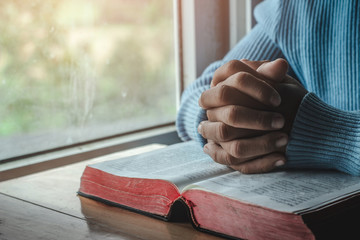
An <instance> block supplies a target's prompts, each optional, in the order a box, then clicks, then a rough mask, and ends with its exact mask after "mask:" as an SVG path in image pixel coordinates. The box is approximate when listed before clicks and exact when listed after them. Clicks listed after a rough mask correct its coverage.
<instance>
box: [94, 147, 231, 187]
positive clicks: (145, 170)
mask: <svg viewBox="0 0 360 240" xmlns="http://www.w3.org/2000/svg"><path fill="white" fill-rule="evenodd" d="M91 167H93V168H97V169H100V170H102V171H105V172H109V173H111V174H113V175H118V176H123V177H133V178H148V179H163V180H168V181H170V182H172V183H174V184H175V185H176V186H177V187H178V188H179V190H180V191H181V190H182V189H183V188H184V187H185V186H186V185H188V184H190V183H193V182H197V181H201V180H203V179H207V178H211V177H215V176H219V175H221V174H225V173H229V172H231V171H232V170H231V169H230V168H228V167H226V166H223V165H220V164H217V163H215V162H214V161H213V160H212V159H211V158H210V157H209V156H208V155H206V154H205V153H204V152H203V150H202V148H201V146H200V145H199V144H198V143H196V142H193V141H190V142H184V143H178V144H174V145H171V146H168V147H165V148H162V149H159V150H154V151H151V152H148V153H144V154H139V155H135V156H131V157H127V158H121V159H116V160H112V161H105V162H101V163H96V164H93V165H91Z"/></svg>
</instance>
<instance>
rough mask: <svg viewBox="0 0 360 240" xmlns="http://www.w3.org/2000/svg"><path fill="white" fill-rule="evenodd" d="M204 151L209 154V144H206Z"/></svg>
mask: <svg viewBox="0 0 360 240" xmlns="http://www.w3.org/2000/svg"><path fill="white" fill-rule="evenodd" d="M203 151H204V153H206V154H208V153H209V149H208V146H207V144H205V146H204V147H203Z"/></svg>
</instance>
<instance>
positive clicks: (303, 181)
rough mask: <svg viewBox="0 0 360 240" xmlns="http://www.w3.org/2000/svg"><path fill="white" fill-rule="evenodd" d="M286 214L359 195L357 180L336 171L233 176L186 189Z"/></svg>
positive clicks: (213, 179)
mask: <svg viewBox="0 0 360 240" xmlns="http://www.w3.org/2000/svg"><path fill="white" fill-rule="evenodd" d="M190 188H201V189H205V190H207V191H212V192H215V193H219V194H222V195H224V196H227V197H230V198H234V199H238V200H241V201H244V202H248V203H252V204H256V205H260V206H263V207H267V208H272V209H276V210H279V211H283V212H284V211H285V212H299V211H303V210H309V209H314V208H317V207H320V206H321V205H324V204H326V203H328V202H329V201H331V200H335V199H338V198H341V197H346V196H347V195H350V194H353V193H354V192H359V191H360V177H355V176H350V175H347V174H344V173H340V172H335V171H286V172H284V171H282V172H273V173H264V174H252V175H245V174H241V173H239V172H232V173H229V174H226V175H223V176H219V177H215V178H212V179H208V180H205V181H201V182H198V183H195V184H194V185H191V186H188V187H187V189H190Z"/></svg>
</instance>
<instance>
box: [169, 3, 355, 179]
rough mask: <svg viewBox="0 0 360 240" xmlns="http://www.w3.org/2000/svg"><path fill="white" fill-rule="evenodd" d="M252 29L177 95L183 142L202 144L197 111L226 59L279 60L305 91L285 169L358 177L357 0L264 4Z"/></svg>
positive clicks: (200, 115)
mask: <svg viewBox="0 0 360 240" xmlns="http://www.w3.org/2000/svg"><path fill="white" fill-rule="evenodd" d="M255 17H256V19H257V21H258V24H257V25H256V26H255V27H254V28H253V30H252V31H251V32H250V33H249V34H248V35H247V36H246V37H245V38H244V39H242V40H241V41H240V42H239V43H238V44H237V45H236V46H235V48H234V49H232V50H231V51H230V52H229V53H228V54H227V55H226V56H225V57H224V59H222V60H220V61H217V62H215V63H213V64H211V65H210V66H209V67H208V68H207V69H206V70H205V71H204V73H203V74H202V75H201V76H200V77H199V78H198V79H197V80H196V81H194V82H193V83H192V84H191V85H190V86H189V87H188V88H187V89H186V90H185V92H184V93H183V96H182V99H181V105H180V109H179V112H178V117H177V123H176V125H177V129H178V134H179V136H180V137H181V138H182V139H183V140H190V139H195V140H197V141H199V142H202V143H204V139H202V137H201V136H200V135H199V134H198V132H197V126H198V124H199V122H200V121H202V120H205V119H206V115H205V112H204V110H202V109H201V108H200V107H199V106H198V99H199V97H200V95H201V93H202V92H203V91H204V90H206V89H208V88H209V86H210V82H211V80H212V76H213V74H214V72H215V70H216V69H217V68H218V67H220V66H222V65H223V64H224V63H226V62H228V61H229V60H232V59H242V58H246V59H250V60H264V59H269V60H274V59H276V58H279V57H282V58H285V59H286V60H287V61H288V62H289V64H290V67H291V69H290V70H289V74H290V75H292V76H293V77H295V78H296V79H298V80H299V81H300V82H301V83H302V84H303V86H304V87H305V88H306V89H307V90H308V91H309V92H310V93H309V94H307V95H306V96H305V97H304V99H303V101H302V103H301V105H300V107H299V110H298V112H297V115H296V119H295V122H294V125H293V129H292V130H291V133H290V140H289V144H288V146H287V150H286V156H287V163H286V165H285V167H288V168H323V169H325V168H326V169H329V168H330V169H337V170H340V171H343V172H347V173H349V174H353V175H360V36H359V31H360V5H359V3H358V1H357V0H347V1H342V0H313V1H303V0H293V1H290V0H283V1H281V0H268V1H265V2H263V3H261V4H259V5H258V6H257V7H256V9H255Z"/></svg>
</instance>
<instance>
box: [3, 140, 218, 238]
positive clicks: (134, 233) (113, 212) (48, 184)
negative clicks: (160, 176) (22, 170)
mask: <svg viewBox="0 0 360 240" xmlns="http://www.w3.org/2000/svg"><path fill="white" fill-rule="evenodd" d="M160 147H162V146H159V145H149V146H146V147H142V148H136V149H132V150H129V151H123V152H119V153H115V154H111V155H108V156H104V157H100V158H96V159H92V160H89V161H85V162H80V163H76V164H71V165H68V166H65V167H59V168H55V169H52V170H48V171H44V172H41V173H36V174H32V175H28V176H24V177H20V178H16V179H12V180H8V181H4V182H1V183H0V239H1V240H5V239H20V240H21V239H175V240H177V239H194V240H203V239H209V240H215V239H219V238H217V237H215V236H211V235H209V234H205V233H201V232H199V231H196V230H194V229H193V228H192V226H191V224H190V223H169V222H164V221H161V220H158V219H153V218H150V217H147V216H143V215H140V214H137V213H133V212H130V211H127V210H124V209H121V208H116V207H111V206H107V205H105V204H102V203H98V202H95V201H93V200H90V199H87V198H82V197H78V196H77V194H76V193H77V191H78V189H79V186H80V177H81V174H82V172H83V170H84V168H85V166H86V165H87V164H90V163H95V162H99V161H105V160H110V159H116V158H120V157H124V156H129V155H133V154H139V153H142V152H146V151H149V150H153V149H157V148H160Z"/></svg>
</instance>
